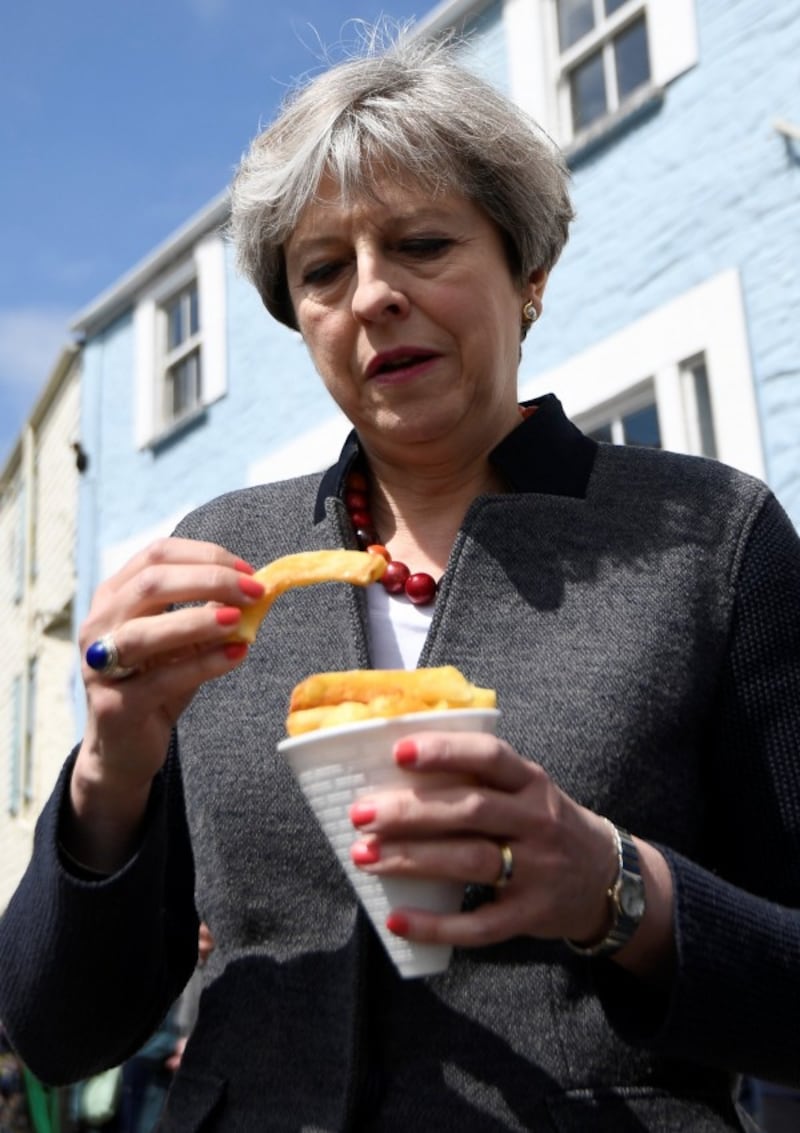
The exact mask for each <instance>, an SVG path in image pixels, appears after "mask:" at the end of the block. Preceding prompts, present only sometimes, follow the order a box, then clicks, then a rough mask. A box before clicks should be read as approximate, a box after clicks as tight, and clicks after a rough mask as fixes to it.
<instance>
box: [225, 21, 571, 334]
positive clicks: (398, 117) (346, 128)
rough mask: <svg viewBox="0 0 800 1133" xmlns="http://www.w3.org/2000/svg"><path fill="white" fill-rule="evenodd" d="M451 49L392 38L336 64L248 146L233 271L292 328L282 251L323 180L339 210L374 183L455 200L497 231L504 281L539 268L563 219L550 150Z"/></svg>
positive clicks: (236, 189)
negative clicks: (385, 181) (338, 195)
mask: <svg viewBox="0 0 800 1133" xmlns="http://www.w3.org/2000/svg"><path fill="white" fill-rule="evenodd" d="M457 53H458V41H455V40H438V41H434V40H424V39H422V38H418V39H402V38H401V39H399V40H398V41H397V42H396V43H394V44H393V45H391V47H390V48H389V50H388V51H382V50H380V49H379V46H378V45H377V44H372V45H368V46H367V49H366V51H365V52H364V53H363V54H362V55H360V56H358V57H355V58H349V59H347V60H345V61H344V62H341V63H338V64H336V65H335V66H333V67H331V68H330V69H329V70H327V71H325V72H323V73H322V74H320V75H318V76H317V77H316V78H315V79H313V80H312V81H311V82H309V83H307V84H306V85H305V86H304V87H302V88H300V89H298V90H297V91H295V92H294V93H293V94H291V95H290V96H289V97H288V99H287V100H286V102H285V103H284V106H283V108H282V110H281V112H280V113H279V115H278V117H277V118H276V119H275V121H274V122H273V123H272V124H271V125H270V126H269V127H268V128H267V129H266V130H264V132H263V133H262V134H260V135H259V136H258V137H257V138H256V139H255V141H254V142H253V143H252V145H251V147H250V149H249V151H248V153H246V154H245V156H244V157H243V159H242V161H241V164H240V166H239V169H238V171H237V173H236V176H235V178H234V181H233V184H232V187H231V219H230V230H229V231H230V235H231V237H232V239H233V243H234V246H235V248H236V256H237V262H238V266H239V269H240V270H241V271H242V272H243V273H244V274H245V275H246V276H247V277H248V278H249V279H250V280H251V281H252V282H253V283H254V284H255V286H256V288H257V289H258V292H259V294H260V295H261V298H262V300H263V302H264V305H265V306H266V307H267V309H268V310H269V311H270V312H271V313H272V314H273V315H274V316H275V317H276V318H277V319H279V320H280V321H281V322H283V323H285V324H286V325H287V326H290V327H293V328H296V326H297V323H296V319H295V313H294V310H293V307H292V303H291V299H290V297H289V290H288V286H287V281H286V267H285V263H284V256H283V245H284V244H285V242H286V240H287V239H288V237H289V236H290V234H291V232H292V231H293V229H294V227H295V225H296V224H297V220H298V217H299V215H300V213H301V211H302V210H303V208H304V207H305V206H306V205H307V204H308V203H309V202H310V201H312V200H313V199H314V196H315V193H316V191H317V188H318V185H319V183H320V180H321V178H322V177H323V175H324V174H326V173H330V174H331V175H332V176H333V178H334V179H335V180H336V182H337V183H338V184H339V186H340V187H341V191H342V194H343V197H344V198H345V200H350V199H354V198H357V197H359V196H361V197H363V196H364V195H370V194H371V192H373V191H374V183H375V180H376V178H377V176H378V175H379V174H380V173H381V172H384V171H386V170H387V169H388V172H389V173H390V175H392V176H393V177H397V178H399V179H402V178H406V179H408V180H411V181H414V182H418V183H420V184H422V185H424V186H425V187H426V188H427V189H428V190H429V191H430V192H431V193H437V192H458V193H461V194H462V195H463V196H465V197H467V198H468V199H470V200H471V201H473V202H474V203H476V204H477V205H478V206H479V207H481V208H482V209H483V210H484V212H485V213H486V214H487V215H488V216H489V217H491V219H492V220H494V222H495V223H496V224H497V225H498V227H499V229H500V231H501V233H502V236H503V240H504V243H505V248H506V255H507V257H508V263H509V268H510V270H511V273H512V276H513V277H514V278H515V279H518V280H519V281H520V282H522V281H524V280H527V279H528V278H529V277H530V275H531V273H532V272H534V271H537V270H539V269H546V270H548V271H549V270H550V269H551V268H552V266H553V265H554V264H555V262H556V260H557V259H558V257H559V255H560V254H561V251H562V249H563V247H564V244H565V243H566V240H567V236H568V232H569V224H570V221H571V220H572V218H573V215H574V214H573V210H572V204H571V201H570V197H569V191H568V182H569V173H568V170H567V167H566V164H565V162H564V160H563V158H562V156H561V154H560V153H559V151H558V150H557V148H556V147H555V145H554V143H553V142H552V141H551V140H550V138H549V137H548V136H547V135H546V134H545V133H544V131H543V130H542V129H541V128H540V127H539V126H538V125H537V124H536V123H535V122H534V121H533V120H532V119H531V118H530V117H529V116H528V115H526V114H525V113H524V112H523V111H522V110H521V109H520V108H519V107H518V106H517V105H516V104H515V103H513V102H512V101H510V100H509V99H508V98H506V97H505V96H503V95H502V94H500V93H499V92H498V91H497V90H495V89H494V87H492V86H490V85H489V84H488V83H487V82H485V81H483V80H482V79H480V78H478V77H477V76H476V75H475V74H474V73H472V72H471V71H469V70H467V69H466V68H465V67H463V66H461V65H459V63H458V61H457Z"/></svg>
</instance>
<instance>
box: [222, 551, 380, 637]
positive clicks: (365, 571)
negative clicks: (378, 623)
mask: <svg viewBox="0 0 800 1133" xmlns="http://www.w3.org/2000/svg"><path fill="white" fill-rule="evenodd" d="M385 570H386V560H385V559H384V558H383V557H382V556H381V555H371V554H367V552H366V551H343V550H333V551H301V552H299V553H298V554H296V555H284V556H283V557H282V558H279V559H274V560H273V561H272V562H271V563H267V565H266V566H264V567H262V568H261V570H257V571H256V573H255V574H254V575H253V577H254V578H256V579H258V581H259V582H262V583H263V584H264V587H265V590H264V596H263V597H262V598H259V599H258V601H257V602H254V603H253V604H252V605H250V606H247V607H245V608H244V609H243V610H242V616H241V618H240V619H239V622H238V624H237V626H236V628H235V630H234V631H233V633H232V634H231V641H246V642H247V644H248V645H251V644H252V643H253V642H254V641H255V639H256V634H257V633H258V629H259V626H260V625H261V623H262V621H263V620H264V618H265V616H266V614H267V612H268V611H269V609H270V607H271V606H272V603H273V602H274V601H275V599H276V598H278V597H279V595H281V594H283V593H284V592H285V591H287V590H292V589H293V588H294V587H297V586H311V585H313V584H314V583H317V582H350V583H352V584H353V585H355V586H367V585H369V583H370V582H377V581H378V579H379V578H380V577H381V575H382V574H383V572H384V571H385Z"/></svg>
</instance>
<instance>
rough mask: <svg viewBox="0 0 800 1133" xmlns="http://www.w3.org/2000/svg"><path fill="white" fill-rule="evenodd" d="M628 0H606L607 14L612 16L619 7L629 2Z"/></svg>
mask: <svg viewBox="0 0 800 1133" xmlns="http://www.w3.org/2000/svg"><path fill="white" fill-rule="evenodd" d="M627 3H628V0H606V15H607V16H610V15H612V13H613V12H616V10H617V8H621V7H622V5H623V4H627Z"/></svg>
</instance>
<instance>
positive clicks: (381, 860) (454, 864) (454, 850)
mask: <svg viewBox="0 0 800 1133" xmlns="http://www.w3.org/2000/svg"><path fill="white" fill-rule="evenodd" d="M350 855H351V857H352V859H353V861H354V863H355V864H356V865H357V866H358V867H359V868H360V869H363V870H364V871H365V872H366V873H372V874H376V875H379V876H380V875H381V874H389V875H392V876H400V877H414V878H437V879H440V880H447V881H461V882H464V883H465V884H467V883H468V882H471V883H473V884H481V885H494V884H496V883H497V881H498V879H499V878H500V876H501V874H502V866H503V858H502V854H501V850H500V846H499V845H498V843H497V842H495V841H493V840H491V839H487V838H445V839H441V838H440V839H437V840H435V841H419V842H417V841H414V842H396V841H388V840H384V839H381V838H377V837H375V836H374V835H367V836H365V837H364V838H360V839H358V840H357V841H356V842H354V843H353V845H352V846H351V848H350Z"/></svg>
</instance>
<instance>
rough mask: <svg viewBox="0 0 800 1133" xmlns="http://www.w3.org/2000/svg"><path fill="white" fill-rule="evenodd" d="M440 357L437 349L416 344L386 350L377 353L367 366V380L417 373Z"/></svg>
mask: <svg viewBox="0 0 800 1133" xmlns="http://www.w3.org/2000/svg"><path fill="white" fill-rule="evenodd" d="M438 357H439V355H438V354H437V353H436V352H435V351H433V350H425V349H422V348H421V347H416V346H400V347H398V348H397V349H396V350H384V351H383V352H382V353H380V354H376V355H375V357H374V358H373V359H372V361H371V362H370V364H369V365H368V366H367V380H371V379H372V378H383V377H386V378H390V377H393V376H395V375H398V376H399V375H405V374H410V373H412V372H414V373H416V372H417V371H418V370H419V369H420V367H422V366H424V365H425V364H426V363H429V362H433V361H434V360H435V359H436V358H438Z"/></svg>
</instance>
